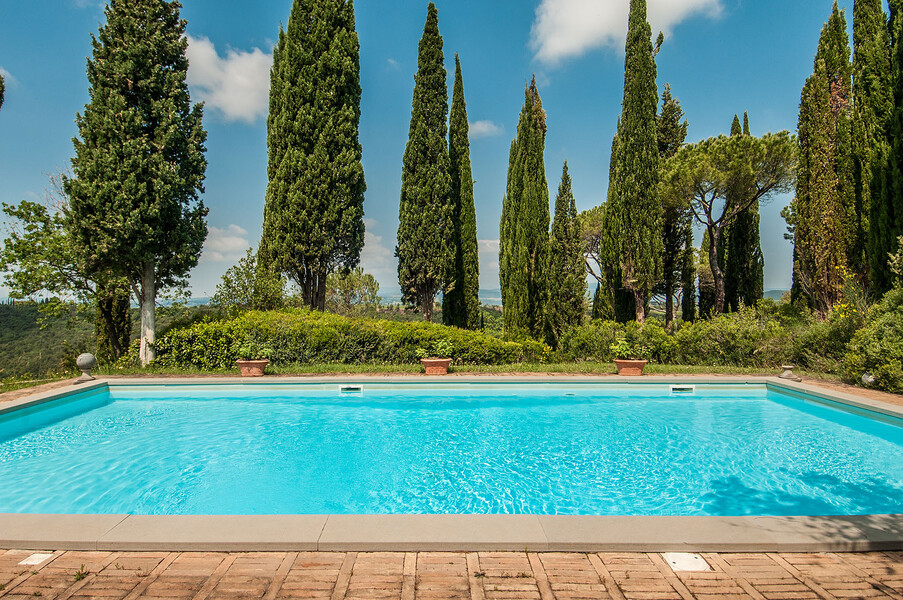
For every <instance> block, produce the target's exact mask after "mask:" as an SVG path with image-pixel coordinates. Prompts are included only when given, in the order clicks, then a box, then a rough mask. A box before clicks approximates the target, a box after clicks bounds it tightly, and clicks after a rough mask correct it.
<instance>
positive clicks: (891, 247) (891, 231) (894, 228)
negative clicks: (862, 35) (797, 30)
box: [870, 0, 903, 293]
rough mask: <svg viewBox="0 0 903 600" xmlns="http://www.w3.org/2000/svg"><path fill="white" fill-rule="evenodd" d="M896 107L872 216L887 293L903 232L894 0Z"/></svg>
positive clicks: (900, 37)
mask: <svg viewBox="0 0 903 600" xmlns="http://www.w3.org/2000/svg"><path fill="white" fill-rule="evenodd" d="M890 35H891V45H892V56H891V63H892V83H893V100H894V108H893V113H892V115H891V118H890V125H889V139H890V144H891V146H890V155H889V158H888V164H887V167H886V169H885V174H884V180H885V184H884V188H883V190H884V191H885V194H884V197H883V198H882V199H881V201H880V202H878V203H877V205H876V206H875V214H874V216H873V218H872V220H871V225H872V227H871V253H870V256H871V273H872V284H873V287H874V289H875V290H876V291H877V292H879V293H883V292H886V291H887V290H889V289H890V288H891V286H892V284H893V280H894V277H893V272H892V271H891V268H890V265H889V262H888V256H889V255H891V254H894V253H896V252H897V250H898V247H897V244H898V239H899V236H901V235H903V43H901V41H903V2H901V0H890Z"/></svg>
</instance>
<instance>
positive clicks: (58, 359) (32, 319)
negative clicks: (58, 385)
mask: <svg viewBox="0 0 903 600" xmlns="http://www.w3.org/2000/svg"><path fill="white" fill-rule="evenodd" d="M93 317H94V314H93V311H91V310H90V309H88V308H87V307H85V306H81V307H79V306H78V305H75V304H71V303H67V304H65V305H62V304H61V305H58V310H57V311H56V312H55V313H53V314H50V315H46V314H42V313H41V311H40V305H39V304H38V303H37V302H16V303H14V304H0V378H2V379H5V378H7V377H11V376H17V377H25V376H27V377H28V378H34V377H43V376H45V375H46V374H48V373H57V372H61V371H71V370H74V369H75V357H77V356H78V355H79V354H81V353H82V352H92V351H93V350H94V331H93V322H94V319H93ZM48 340H53V343H52V344H50V343H47V341H48Z"/></svg>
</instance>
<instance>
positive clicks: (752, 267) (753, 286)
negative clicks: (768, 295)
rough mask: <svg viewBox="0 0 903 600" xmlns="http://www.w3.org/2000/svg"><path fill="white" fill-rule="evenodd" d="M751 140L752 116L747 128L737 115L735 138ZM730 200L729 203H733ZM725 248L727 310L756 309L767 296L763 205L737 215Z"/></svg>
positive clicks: (725, 238) (733, 129) (745, 120)
mask: <svg viewBox="0 0 903 600" xmlns="http://www.w3.org/2000/svg"><path fill="white" fill-rule="evenodd" d="M738 135H745V136H749V113H746V112H744V113H743V127H742V129H741V127H740V119H739V118H738V117H737V115H734V122H733V125H732V126H731V136H738ZM733 201H734V200H733V199H732V198H730V197H729V198H728V202H733ZM722 235H723V237H722V243H723V246H722V248H724V253H723V257H724V258H723V263H722V269H723V270H724V306H725V308H726V309H727V310H730V311H736V310H738V309H739V308H740V304H741V303H742V304H744V305H746V306H754V305H755V303H756V302H758V301H759V300H761V299H762V298H763V297H764V295H765V290H764V287H765V258H764V256H763V255H762V245H761V239H760V235H759V203H758V202H756V203H754V204H753V205H752V206H750V207H749V209H748V210H746V211H744V212H742V213H740V214H739V215H737V218H736V220H735V221H734V222H733V223H732V224H731V225H730V226H728V227H725V230H724V233H723V234H722Z"/></svg>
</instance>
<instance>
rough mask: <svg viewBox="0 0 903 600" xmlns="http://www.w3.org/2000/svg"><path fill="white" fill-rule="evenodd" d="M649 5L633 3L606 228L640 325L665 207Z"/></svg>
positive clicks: (656, 264) (656, 266)
mask: <svg viewBox="0 0 903 600" xmlns="http://www.w3.org/2000/svg"><path fill="white" fill-rule="evenodd" d="M651 36H652V33H651V29H650V27H649V23H648V22H647V21H646V1H645V0H631V2H630V16H629V21H628V28H627V45H626V57H625V61H624V101H623V110H622V114H621V125H620V128H619V129H618V137H619V139H620V148H619V149H618V152H617V153H616V158H617V161H618V162H617V167H616V178H615V179H614V181H611V182H610V183H609V185H610V186H614V190H613V192H614V193H610V194H609V200H608V207H607V209H606V211H605V215H606V219H607V223H606V229H608V230H609V231H610V232H613V235H614V236H616V244H615V247H614V248H613V249H612V251H613V254H614V255H616V256H617V259H618V260H619V262H620V266H621V277H622V283H623V286H624V287H625V288H627V289H629V290H630V291H631V292H632V293H633V296H634V311H635V314H636V319H637V321H639V322H640V323H642V322H643V321H644V320H645V316H646V311H645V305H646V301H647V298H648V295H649V292H650V290H651V289H652V287H653V286H654V285H655V283H656V282H657V281H658V279H659V276H660V273H661V255H662V206H661V202H660V201H659V197H658V194H657V193H656V189H657V185H658V180H659V161H660V159H659V151H658V142H657V139H656V114H657V113H658V89H657V87H656V83H655V77H656V67H655V58H654V48H653V46H652V39H651Z"/></svg>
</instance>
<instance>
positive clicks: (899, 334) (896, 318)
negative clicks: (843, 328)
mask: <svg viewBox="0 0 903 600" xmlns="http://www.w3.org/2000/svg"><path fill="white" fill-rule="evenodd" d="M866 372H868V373H871V374H872V375H873V376H874V378H875V387H877V388H879V389H883V390H886V391H889V392H897V393H899V392H903V288H900V287H897V288H895V289H893V290H891V291H890V292H888V293H887V294H886V295H885V296H884V298H883V299H882V300H881V302H879V303H878V304H876V305H875V306H873V307H872V308H871V310H869V312H868V317H867V319H866V325H865V327H863V328H862V329H860V330H859V331H858V332H857V333H856V335H855V336H854V337H853V340H852V341H851V342H850V344H849V347H848V351H847V353H846V356H845V358H844V375H845V376H846V378H847V379H848V380H849V381H852V382H855V383H860V381H861V379H860V378H861V377H862V375H863V373H866Z"/></svg>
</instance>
